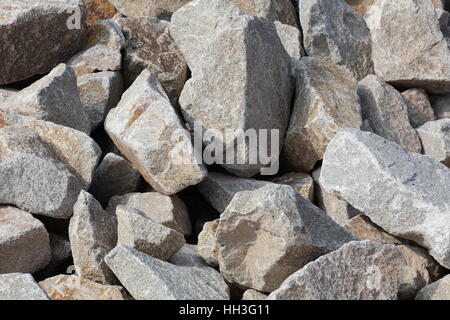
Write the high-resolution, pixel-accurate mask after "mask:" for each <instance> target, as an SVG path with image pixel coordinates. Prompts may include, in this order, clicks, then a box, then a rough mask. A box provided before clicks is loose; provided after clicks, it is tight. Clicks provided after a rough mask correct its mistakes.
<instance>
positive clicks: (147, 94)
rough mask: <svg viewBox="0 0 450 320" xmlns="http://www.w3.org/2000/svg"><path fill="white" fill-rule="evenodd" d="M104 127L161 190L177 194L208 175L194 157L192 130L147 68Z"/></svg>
mask: <svg viewBox="0 0 450 320" xmlns="http://www.w3.org/2000/svg"><path fill="white" fill-rule="evenodd" d="M162 116H164V117H162ZM105 129H106V131H107V132H108V134H109V136H110V137H111V139H112V140H113V141H114V144H115V145H116V146H117V147H118V148H119V150H120V151H121V152H122V153H123V154H124V155H125V156H126V157H127V158H128V160H130V161H131V162H132V163H133V165H134V166H135V167H136V169H138V170H139V172H140V173H141V175H142V176H143V177H144V179H145V180H146V181H147V182H148V183H149V184H150V185H151V186H152V187H153V188H154V189H155V190H156V191H158V192H161V193H164V194H168V195H171V194H175V193H177V192H179V191H181V190H183V189H184V188H186V187H188V186H190V185H196V184H198V183H199V182H201V181H202V180H203V179H204V178H205V177H206V175H207V170H206V168H205V167H204V166H203V165H202V164H201V162H200V161H197V160H196V159H195V154H194V150H193V147H192V143H191V137H190V135H189V133H188V132H186V131H185V130H184V128H183V125H182V123H181V121H180V119H179V118H178V115H177V113H176V112H175V110H174V109H173V107H172V105H171V104H170V101H169V99H168V97H167V95H166V94H165V93H164V90H163V88H162V87H161V85H160V83H159V82H158V80H157V79H156V77H155V76H154V75H152V74H151V73H150V71H148V70H144V71H143V72H142V73H141V75H140V76H139V77H138V78H137V79H136V81H135V82H134V83H133V85H132V86H131V87H130V88H129V89H128V90H127V91H125V93H124V94H123V95H122V99H121V100H120V102H119V104H118V106H117V107H116V108H114V109H112V110H111V111H110V112H109V114H108V116H107V117H106V121H105ZM174 136H176V137H177V139H176V141H175V139H174Z"/></svg>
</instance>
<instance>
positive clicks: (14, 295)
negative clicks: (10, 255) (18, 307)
mask: <svg viewBox="0 0 450 320" xmlns="http://www.w3.org/2000/svg"><path fill="white" fill-rule="evenodd" d="M0 300H50V299H49V297H48V296H47V294H46V293H45V291H44V290H42V288H41V287H39V285H38V284H37V283H36V281H34V279H33V276H32V275H31V274H28V273H6V274H0Z"/></svg>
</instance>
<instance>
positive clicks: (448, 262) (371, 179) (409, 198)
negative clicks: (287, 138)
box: [320, 129, 450, 268]
mask: <svg viewBox="0 0 450 320" xmlns="http://www.w3.org/2000/svg"><path fill="white" fill-rule="evenodd" d="M320 183H321V185H322V187H323V188H325V189H326V190H327V191H328V192H330V193H332V194H334V195H335V196H339V197H340V198H341V199H343V200H345V201H347V202H348V203H349V204H351V205H352V206H353V207H354V208H356V209H358V210H359V211H361V212H362V213H364V214H365V215H367V216H368V217H369V218H370V220H372V221H373V222H374V223H375V224H377V225H378V226H380V227H382V228H383V229H384V230H386V231H387V232H389V233H390V234H393V235H395V236H398V237H401V238H404V239H408V240H412V241H414V242H416V243H418V244H420V245H421V246H423V247H425V248H427V249H429V250H430V254H431V255H432V256H433V257H434V258H435V259H436V260H437V261H438V262H439V263H440V264H441V265H442V266H444V267H447V268H448V267H449V266H450V245H449V243H450V230H449V229H448V227H447V226H448V225H449V223H450V215H449V212H450V211H449V210H450V207H449V206H450V194H449V193H448V192H447V190H448V186H449V185H450V170H449V169H448V168H447V167H446V166H444V165H443V164H441V163H439V162H438V161H436V160H433V159H431V158H430V157H427V156H423V155H419V154H416V153H409V152H407V151H405V150H403V149H402V148H401V147H400V146H399V145H397V144H395V143H392V142H390V141H388V140H385V139H383V138H381V137H379V136H377V135H374V134H372V133H368V132H362V131H359V130H355V129H346V130H344V131H342V132H341V133H339V134H338V135H337V136H336V137H335V138H334V139H333V140H332V142H331V143H330V145H329V146H328V149H327V152H326V153H325V158H324V161H323V165H322V172H321V176H320Z"/></svg>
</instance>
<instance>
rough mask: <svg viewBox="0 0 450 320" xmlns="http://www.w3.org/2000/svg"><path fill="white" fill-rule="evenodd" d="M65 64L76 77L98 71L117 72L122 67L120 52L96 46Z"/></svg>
mask: <svg viewBox="0 0 450 320" xmlns="http://www.w3.org/2000/svg"><path fill="white" fill-rule="evenodd" d="M67 64H68V65H69V66H70V67H72V68H73V70H74V71H75V73H76V75H77V76H82V75H85V74H89V73H94V72H99V71H119V70H120V69H121V67H122V55H121V54H120V50H118V49H115V48H111V47H110V46H107V45H104V44H97V45H95V46H93V47H90V48H88V49H86V50H84V51H81V52H80V53H78V54H77V55H75V56H74V57H72V58H71V59H70V60H69V61H68V62H67Z"/></svg>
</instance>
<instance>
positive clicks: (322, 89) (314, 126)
mask: <svg viewBox="0 0 450 320" xmlns="http://www.w3.org/2000/svg"><path fill="white" fill-rule="evenodd" d="M293 72H294V75H295V77H296V79H297V90H296V97H295V104H294V109H293V111H292V116H291V120H290V124H289V128H288V131H287V135H286V140H285V142H284V146H283V152H282V164H284V165H285V166H286V167H287V168H289V169H290V170H292V171H298V172H309V171H311V170H312V169H313V168H314V165H315V164H316V162H317V161H319V160H321V159H322V158H323V154H324V153H325V149H326V147H327V145H328V143H329V142H330V140H331V139H332V138H333V137H334V136H335V135H336V133H338V132H339V131H340V130H342V129H343V128H349V127H350V128H358V129H359V128H360V126H361V122H362V119H361V109H360V105H359V99H358V95H357V94H356V91H357V87H358V84H357V82H356V80H355V78H354V77H353V76H352V75H351V74H350V73H349V72H348V71H347V70H345V69H344V68H341V67H339V66H337V65H335V64H333V63H330V62H327V61H324V60H321V59H317V58H310V57H307V58H303V59H301V60H300V61H298V63H297V64H296V65H295V69H294V71H293ZM286 167H285V168H286Z"/></svg>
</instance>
